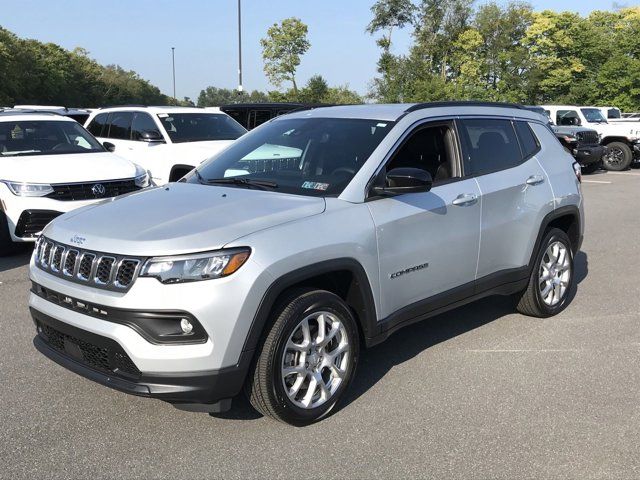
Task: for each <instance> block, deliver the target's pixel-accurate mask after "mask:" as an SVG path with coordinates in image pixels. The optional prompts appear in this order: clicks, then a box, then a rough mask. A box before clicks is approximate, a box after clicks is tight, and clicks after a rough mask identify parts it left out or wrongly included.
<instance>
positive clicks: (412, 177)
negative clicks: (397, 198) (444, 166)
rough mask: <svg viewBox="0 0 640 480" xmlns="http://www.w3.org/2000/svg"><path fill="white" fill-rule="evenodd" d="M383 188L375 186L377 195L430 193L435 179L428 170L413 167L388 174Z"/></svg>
mask: <svg viewBox="0 0 640 480" xmlns="http://www.w3.org/2000/svg"><path fill="white" fill-rule="evenodd" d="M384 178H385V179H384V185H383V186H374V187H373V192H374V193H375V194H376V195H400V194H403V193H417V192H428V191H429V190H431V185H432V184H433V178H432V177H431V174H430V173H429V172H427V171H426V170H422V169H420V168H413V167H401V168H394V169H393V170H391V171H389V172H387V174H386V176H385V177H384Z"/></svg>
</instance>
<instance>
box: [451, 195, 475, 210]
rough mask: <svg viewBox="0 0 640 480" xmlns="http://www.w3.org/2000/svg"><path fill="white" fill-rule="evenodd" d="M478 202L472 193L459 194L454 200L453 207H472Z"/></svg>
mask: <svg viewBox="0 0 640 480" xmlns="http://www.w3.org/2000/svg"><path fill="white" fill-rule="evenodd" d="M477 201H478V196H477V195H475V194H473V193H461V194H460V195H458V196H457V197H456V198H454V200H453V202H451V203H452V204H453V205H456V206H458V207H466V206H468V205H473V204H475V203H476V202H477Z"/></svg>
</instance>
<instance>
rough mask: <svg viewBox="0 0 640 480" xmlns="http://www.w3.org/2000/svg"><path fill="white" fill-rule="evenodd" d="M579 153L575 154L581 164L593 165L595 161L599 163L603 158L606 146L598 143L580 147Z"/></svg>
mask: <svg viewBox="0 0 640 480" xmlns="http://www.w3.org/2000/svg"><path fill="white" fill-rule="evenodd" d="M577 150H578V151H577V153H576V155H575V157H576V160H578V162H579V163H580V164H581V165H583V166H584V165H591V164H593V163H597V162H599V161H600V160H602V156H603V155H604V154H605V152H606V147H603V146H602V145H596V146H593V147H578V149H577Z"/></svg>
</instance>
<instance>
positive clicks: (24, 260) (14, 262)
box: [0, 243, 33, 273]
mask: <svg viewBox="0 0 640 480" xmlns="http://www.w3.org/2000/svg"><path fill="white" fill-rule="evenodd" d="M15 248H16V250H15V252H13V253H12V254H11V255H7V256H6V257H0V273H2V272H4V271H6V270H12V269H14V268H18V267H21V266H23V265H27V264H28V263H29V259H30V258H31V252H33V244H31V243H28V244H25V245H17V246H16V247H15Z"/></svg>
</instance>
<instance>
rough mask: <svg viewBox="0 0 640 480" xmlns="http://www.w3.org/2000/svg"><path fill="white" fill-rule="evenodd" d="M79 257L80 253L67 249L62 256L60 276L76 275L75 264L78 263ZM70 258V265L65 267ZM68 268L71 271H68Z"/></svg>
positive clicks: (73, 249)
mask: <svg viewBox="0 0 640 480" xmlns="http://www.w3.org/2000/svg"><path fill="white" fill-rule="evenodd" d="M69 255H72V256H71V257H69ZM79 256H80V252H79V251H78V250H76V249H75V248H69V249H68V250H67V253H66V254H65V256H64V263H63V264H62V274H63V275H64V276H65V277H73V276H74V275H75V274H76V264H77V263H78V257H79ZM70 258H71V259H72V260H71V262H70V263H71V264H70V265H67V261H68V260H69V259H70ZM69 267H70V268H71V270H69Z"/></svg>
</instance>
